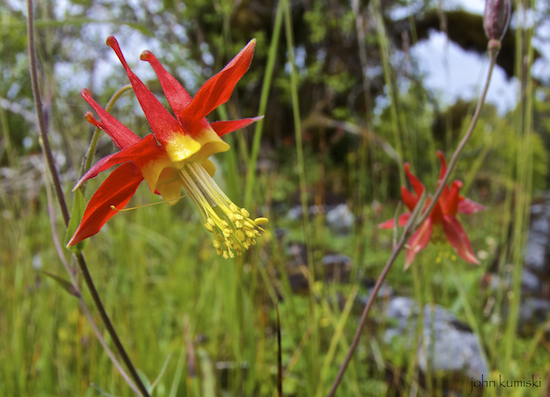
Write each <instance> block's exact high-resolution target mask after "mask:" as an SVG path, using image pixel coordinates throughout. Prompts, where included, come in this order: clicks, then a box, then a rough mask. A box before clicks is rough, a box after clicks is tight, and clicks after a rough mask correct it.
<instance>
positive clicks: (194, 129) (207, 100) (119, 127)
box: [68, 36, 267, 258]
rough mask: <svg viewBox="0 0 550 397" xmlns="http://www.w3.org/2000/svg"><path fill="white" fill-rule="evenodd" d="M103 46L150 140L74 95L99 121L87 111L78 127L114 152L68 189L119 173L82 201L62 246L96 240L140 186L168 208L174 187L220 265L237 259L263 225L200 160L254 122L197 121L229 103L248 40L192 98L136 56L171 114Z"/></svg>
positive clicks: (148, 56) (247, 55) (245, 63)
mask: <svg viewBox="0 0 550 397" xmlns="http://www.w3.org/2000/svg"><path fill="white" fill-rule="evenodd" d="M107 45H109V46H110V47H111V48H112V49H113V50H114V51H115V53H116V55H117V56H118V58H119V60H120V62H121V63H122V66H123V67H124V69H125V70H126V74H127V75H128V78H129V79H130V82H131V83H132V87H133V89H134V92H135V94H136V96H137V98H138V100H139V103H140V105H141V107H142V109H143V112H144V113H145V116H146V117H147V121H148V122H149V125H150V126H151V129H152V130H153V134H154V135H153V134H149V135H147V136H145V137H144V138H139V137H138V136H137V135H136V134H134V133H133V132H132V131H130V130H129V129H128V128H127V127H126V126H125V125H123V124H122V123H121V122H120V121H118V120H117V119H116V118H114V117H113V116H111V115H110V114H109V113H107V112H106V111H105V109H103V108H102V107H101V106H100V105H99V104H98V103H97V102H95V101H94V100H93V99H92V96H91V93H90V91H89V90H87V89H84V90H82V96H83V97H84V99H85V100H86V101H87V102H88V103H89V104H90V105H91V106H92V108H93V109H94V110H95V111H96V113H97V114H98V116H99V118H100V119H101V121H99V120H97V119H95V118H94V116H93V115H92V113H90V112H88V113H87V114H86V120H88V121H89V122H90V123H92V124H93V125H95V126H96V127H98V128H100V129H102V130H103V131H105V132H106V133H107V134H108V135H109V136H110V137H111V139H112V140H113V142H114V143H115V145H116V146H117V147H118V148H119V149H120V151H119V152H117V153H114V154H111V155H109V156H107V157H104V158H103V159H101V160H99V161H98V163H97V164H95V165H94V166H93V167H92V168H91V169H90V170H89V171H88V172H87V173H86V174H85V175H84V176H83V177H82V179H80V181H78V183H77V185H76V187H75V189H76V188H78V187H79V186H80V185H81V184H82V183H83V182H85V181H87V180H88V179H90V178H93V177H95V176H97V175H98V174H99V173H100V172H102V171H104V170H106V169H108V168H110V167H112V166H114V165H119V166H118V167H117V168H116V169H115V170H114V171H113V172H112V173H111V174H110V175H109V176H108V177H107V179H106V180H105V181H104V182H103V184H102V185H101V186H100V187H99V189H98V190H97V191H96V192H95V194H94V195H93V196H92V198H91V199H90V201H89V203H88V206H87V207H86V210H85V212H84V216H83V219H82V221H81V223H80V225H79V227H78V229H77V230H76V232H75V234H74V235H73V237H72V238H71V240H70V241H69V244H68V245H69V246H73V245H75V244H78V243H79V242H80V241H82V240H84V239H86V238H88V237H90V236H92V235H94V234H96V233H97V232H98V231H99V230H100V229H101V227H102V226H103V225H104V224H105V223H106V222H107V221H108V220H109V219H110V218H111V217H112V216H114V215H115V214H116V213H117V212H118V210H120V209H122V208H124V206H126V204H127V203H128V201H129V200H130V198H131V197H132V196H133V195H134V193H135V191H136V189H137V187H138V186H139V185H140V183H141V182H142V181H143V180H144V179H145V181H146V182H147V184H148V185H149V189H150V190H151V192H155V193H157V194H160V195H161V196H162V198H163V199H164V201H166V202H167V203H168V204H170V205H173V204H175V203H176V202H177V201H178V200H179V198H180V195H181V188H182V187H183V188H185V190H186V191H187V193H188V194H189V196H190V197H191V199H192V200H193V201H194V202H195V204H196V205H197V207H198V209H199V211H200V213H201V215H202V216H203V218H204V222H205V223H204V224H205V227H206V229H207V230H208V231H209V232H210V233H211V234H212V236H213V240H214V247H215V248H216V251H217V252H218V254H219V255H223V256H224V257H225V258H227V257H233V256H234V255H235V254H237V255H239V254H240V253H242V252H243V251H244V250H246V249H248V247H249V246H250V245H253V244H255V243H256V237H257V236H258V235H259V234H260V232H261V231H262V230H263V229H262V228H261V225H264V224H265V223H267V219H265V218H257V219H254V220H253V219H252V218H250V214H249V213H248V211H247V210H246V209H244V208H239V207H238V206H236V205H235V204H233V203H232V202H231V200H229V198H228V197H227V196H226V195H225V194H224V193H223V191H222V190H221V189H220V188H219V187H218V185H217V184H216V183H215V182H214V180H213V179H212V176H213V175H214V172H215V167H214V165H213V164H212V163H211V162H210V161H209V160H208V157H209V156H210V155H212V154H214V153H219V152H224V151H226V150H228V149H229V145H228V144H227V143H225V142H224V141H223V140H221V139H220V137H221V136H222V135H224V134H227V133H229V132H232V131H235V130H237V129H239V128H242V127H245V126H247V125H249V124H250V123H252V122H254V121H257V120H259V119H260V118H261V117H253V118H247V119H242V120H235V121H217V122H213V123H209V122H208V121H207V120H206V118H205V116H206V115H208V114H209V113H210V112H211V111H212V110H214V109H215V108H216V107H218V106H219V105H221V104H223V103H225V102H227V100H228V99H229V97H230V96H231V94H232V92H233V89H234V88H235V85H236V84H237V82H238V81H239V80H240V78H241V77H242V76H243V74H244V73H245V72H246V71H247V70H248V67H249V65H250V62H251V60H252V55H253V53H254V46H255V40H252V41H250V42H249V43H248V44H247V45H246V47H244V48H243V49H242V50H241V52H239V53H238V54H237V55H236V56H235V58H233V59H232V60H231V62H229V64H227V65H226V66H225V67H224V68H223V69H222V70H221V71H220V72H219V73H218V74H216V75H215V76H213V77H212V78H210V79H209V80H208V81H207V82H206V83H205V84H204V85H203V86H202V87H201V88H200V89H199V91H198V92H197V94H196V95H195V97H193V98H191V96H190V95H189V94H188V93H187V91H186V90H185V89H184V88H183V87H182V86H181V85H180V84H179V83H178V82H177V80H176V79H175V78H174V77H173V76H172V75H170V74H169V73H168V72H167V71H166V70H165V69H164V67H163V66H162V65H161V64H160V62H159V61H158V60H157V58H155V56H154V55H153V54H152V53H151V52H150V51H144V52H143V53H142V54H141V59H142V60H144V61H147V62H149V63H150V64H151V66H152V67H153V69H154V71H155V73H156V74H157V77H158V79H159V81H160V84H161V86H162V90H163V91H164V94H165V95H166V98H167V99H168V102H169V104H170V106H171V108H172V111H173V113H174V115H172V114H170V112H168V110H166V109H165V108H164V106H162V104H161V103H160V102H159V101H158V100H157V98H156V97H155V95H154V94H153V93H152V92H151V91H149V89H147V87H146V86H145V84H143V82H142V81H141V80H140V79H139V78H138V77H137V76H136V75H135V74H134V72H132V70H131V69H130V67H129V66H128V64H127V63H126V60H125V59H124V56H123V55H122V52H121V50H120V47H119V45H118V42H117V41H116V39H115V38H114V37H112V36H110V37H109V38H107ZM174 116H175V117H174ZM113 208H114V209H113Z"/></svg>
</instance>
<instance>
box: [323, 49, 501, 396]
mask: <svg viewBox="0 0 550 397" xmlns="http://www.w3.org/2000/svg"><path fill="white" fill-rule="evenodd" d="M489 54H490V57H491V61H490V66H489V72H488V74H487V80H486V81H485V86H484V88H483V91H482V93H481V97H480V98H479V101H478V103H477V106H476V110H475V112H474V116H473V118H472V121H471V123H470V127H469V128H468V131H467V132H466V135H464V138H462V141H461V142H460V144H459V145H458V147H457V148H456V150H455V152H454V154H453V157H452V158H451V161H450V162H449V165H448V168H447V172H446V173H445V176H444V177H443V179H442V180H441V181H439V187H438V188H437V190H436V192H435V194H434V195H433V198H432V199H431V203H430V205H429V206H428V208H427V209H426V210H425V211H424V212H423V213H422V216H421V217H420V220H419V221H418V222H415V219H416V218H417V216H418V214H419V213H420V212H421V208H422V207H423V206H424V199H425V195H426V190H425V189H424V192H423V193H422V197H421V199H420V200H419V201H418V203H417V205H416V207H415V208H414V211H413V213H412V214H411V217H410V218H409V221H408V222H407V224H406V225H405V229H404V231H403V235H402V236H401V239H400V240H399V243H398V244H397V246H396V247H395V248H394V249H393V251H392V253H391V256H390V258H389V259H388V262H387V263H386V266H384V269H383V270H382V273H381V274H380V276H379V277H378V280H376V284H375V285H374V288H373V290H372V292H371V294H370V296H369V300H368V301H367V304H366V305H365V308H364V309H363V314H362V315H361V319H360V320H359V325H358V326H357V330H356V331H355V336H354V337H353V341H352V343H351V346H350V348H349V350H348V353H347V355H346V358H345V359H344V363H343V364H342V366H341V367H340V370H339V372H338V375H337V376H336V379H335V380H334V383H333V385H332V388H331V389H330V391H329V393H328V395H327V397H332V396H334V393H336V389H337V388H338V385H339V384H340V382H341V380H342V377H343V376H344V372H345V371H346V368H347V366H348V364H349V362H350V361H351V357H352V355H353V353H354V351H355V349H356V347H357V343H358V342H359V338H360V337H361V331H362V329H363V326H364V325H365V322H366V320H367V316H368V314H369V312H370V309H371V307H372V304H373V302H374V298H375V297H376V294H377V293H378V290H379V289H380V287H381V286H382V283H383V282H384V280H385V278H386V276H387V274H388V272H389V270H390V268H391V266H392V265H393V263H394V262H395V259H396V258H397V255H399V253H400V252H401V250H402V249H403V247H404V246H405V241H406V239H407V237H408V235H409V233H410V232H411V231H413V230H414V229H415V227H412V226H413V224H415V225H419V224H422V222H424V221H425V220H426V218H427V217H428V215H429V214H430V213H431V212H432V210H433V208H434V206H435V204H436V203H437V201H438V199H439V197H440V196H441V193H442V192H443V189H444V187H445V185H446V183H447V180H448V179H449V176H450V175H451V172H452V171H453V169H454V167H455V165H456V163H457V161H458V157H459V156H460V153H461V152H462V150H463V149H464V146H465V145H466V143H467V142H468V139H469V138H470V136H471V135H472V132H473V130H474V127H475V125H476V123H477V120H478V118H479V114H480V112H481V109H482V108H483V104H484V103H485V97H486V95H487V90H488V89H489V83H490V82H491V75H492V73H493V69H494V66H495V62H496V57H497V54H498V50H497V49H494V48H489Z"/></svg>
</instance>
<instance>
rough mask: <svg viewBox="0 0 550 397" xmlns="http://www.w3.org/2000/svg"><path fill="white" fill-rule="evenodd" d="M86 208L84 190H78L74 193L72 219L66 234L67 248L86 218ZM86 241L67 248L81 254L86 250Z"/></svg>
mask: <svg viewBox="0 0 550 397" xmlns="http://www.w3.org/2000/svg"><path fill="white" fill-rule="evenodd" d="M85 208H86V202H85V201H84V195H83V194H82V189H77V190H75V192H74V200H73V208H72V209H71V219H70V220H69V226H67V231H66V232H65V246H66V245H67V244H68V243H69V241H70V239H71V237H72V236H73V234H74V233H75V232H76V229H77V228H78V225H79V224H80V221H81V220H82V217H83V216H84V209H85ZM86 241H87V240H84V241H81V242H80V243H78V244H76V245H73V246H72V247H67V248H68V249H69V250H71V251H72V252H74V253H79V252H80V251H82V250H83V249H84V246H85V245H86Z"/></svg>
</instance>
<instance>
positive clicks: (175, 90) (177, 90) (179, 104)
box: [139, 50, 191, 117]
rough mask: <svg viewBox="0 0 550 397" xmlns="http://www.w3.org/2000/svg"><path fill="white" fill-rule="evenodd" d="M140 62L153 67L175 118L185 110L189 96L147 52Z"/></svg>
mask: <svg viewBox="0 0 550 397" xmlns="http://www.w3.org/2000/svg"><path fill="white" fill-rule="evenodd" d="M139 58H140V59H141V60H142V61H147V62H149V64H150V65H151V66H152V67H153V70H154V71H155V73H156V74H157V77H158V79H159V81H160V85H161V87H162V91H164V95H166V99H168V103H170V106H171V107H172V110H173V111H174V114H175V115H176V117H177V116H178V115H179V114H180V112H181V111H182V110H183V109H185V107H186V106H187V105H189V103H190V102H191V95H189V93H188V92H187V91H186V90H185V88H183V86H182V85H181V84H180V83H179V82H178V81H177V80H176V79H175V78H174V76H172V75H171V74H170V73H168V72H167V71H166V69H164V66H162V64H161V63H160V62H159V60H158V59H157V57H155V55H153V53H152V52H151V51H149V50H145V51H143V52H142V53H141V55H140V57H139Z"/></svg>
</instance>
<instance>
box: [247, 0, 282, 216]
mask: <svg viewBox="0 0 550 397" xmlns="http://www.w3.org/2000/svg"><path fill="white" fill-rule="evenodd" d="M282 22H283V7H282V0H281V1H279V5H278V7H277V15H276V17H275V26H274V27H273V35H272V36H271V44H270V45H269V54H268V56H267V65H266V68H265V74H264V81H263V83H262V94H261V97H260V108H259V110H258V114H262V115H263V114H265V111H266V109H267V99H268V97H269V90H270V88H271V80H272V79H273V69H274V67H275V59H276V58H277V47H278V44H279V35H280V33H281V25H282ZM263 126H264V119H261V120H259V121H257V122H256V127H255V128H254V140H253V141H252V152H251V153H250V158H249V160H248V174H247V176H246V192H245V198H244V203H245V205H244V206H245V207H247V208H248V207H249V206H250V199H251V197H252V189H253V188H254V185H255V183H254V179H255V178H256V161H257V160H258V153H259V151H260V139H261V138H262V131H263Z"/></svg>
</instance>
